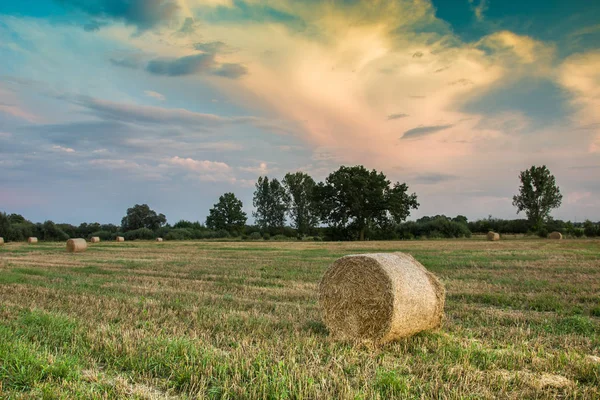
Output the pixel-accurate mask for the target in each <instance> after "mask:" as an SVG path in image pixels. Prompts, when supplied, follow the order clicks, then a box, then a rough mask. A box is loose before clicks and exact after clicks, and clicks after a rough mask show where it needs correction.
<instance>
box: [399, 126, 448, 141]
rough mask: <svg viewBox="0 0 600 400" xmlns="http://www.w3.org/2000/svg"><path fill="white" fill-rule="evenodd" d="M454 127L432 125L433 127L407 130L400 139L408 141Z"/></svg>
mask: <svg viewBox="0 0 600 400" xmlns="http://www.w3.org/2000/svg"><path fill="white" fill-rule="evenodd" d="M453 126H454V125H434V126H421V127H418V128H413V129H409V130H407V131H406V132H404V135H402V139H410V138H414V137H419V136H425V135H431V134H432V133H436V132H439V131H443V130H444V129H448V128H452V127H453Z"/></svg>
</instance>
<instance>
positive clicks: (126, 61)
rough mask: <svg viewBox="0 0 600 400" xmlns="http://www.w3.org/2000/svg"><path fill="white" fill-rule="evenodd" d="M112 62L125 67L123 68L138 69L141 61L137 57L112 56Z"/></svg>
mask: <svg viewBox="0 0 600 400" xmlns="http://www.w3.org/2000/svg"><path fill="white" fill-rule="evenodd" d="M109 61H110V63H111V64H112V65H114V66H116V67H123V68H131V69H138V68H139V67H140V61H139V60H138V59H136V58H127V57H125V58H120V59H118V58H111V59H110V60H109Z"/></svg>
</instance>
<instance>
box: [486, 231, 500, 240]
mask: <svg viewBox="0 0 600 400" xmlns="http://www.w3.org/2000/svg"><path fill="white" fill-rule="evenodd" d="M487 240H489V241H492V242H495V241H496V240H500V234H499V233H496V232H492V231H489V232H488V234H487Z"/></svg>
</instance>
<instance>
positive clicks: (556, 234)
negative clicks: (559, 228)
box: [548, 232, 563, 240]
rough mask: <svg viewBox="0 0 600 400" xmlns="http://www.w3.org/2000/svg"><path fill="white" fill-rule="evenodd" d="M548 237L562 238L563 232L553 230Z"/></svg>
mask: <svg viewBox="0 0 600 400" xmlns="http://www.w3.org/2000/svg"><path fill="white" fill-rule="evenodd" d="M548 237H549V238H550V239H556V240H561V239H562V238H563V236H562V233H560V232H552V233H551V234H550V235H549V236H548Z"/></svg>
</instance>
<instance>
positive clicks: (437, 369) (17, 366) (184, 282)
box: [0, 239, 600, 399]
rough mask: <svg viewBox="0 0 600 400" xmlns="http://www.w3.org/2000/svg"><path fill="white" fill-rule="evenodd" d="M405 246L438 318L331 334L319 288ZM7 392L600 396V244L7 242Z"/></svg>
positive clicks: (3, 311) (2, 257)
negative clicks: (380, 333)
mask: <svg viewBox="0 0 600 400" xmlns="http://www.w3.org/2000/svg"><path fill="white" fill-rule="evenodd" d="M389 251H403V252H407V253H410V254H412V255H413V256H414V257H415V258H416V259H417V260H419V261H420V262H421V263H422V264H424V265H425V266H426V267H427V268H428V269H429V270H430V271H432V272H434V273H435V274H436V275H437V276H438V277H439V278H440V279H441V280H442V282H443V283H444V284H445V286H446V290H447V298H446V319H445V323H444V326H443V327H442V329H440V330H438V331H434V332H426V333H422V334H419V335H417V336H415V337H412V338H409V339H404V340H402V341H398V342H395V343H390V344H387V345H383V346H369V345H365V344H353V343H339V342H336V341H333V340H332V339H331V338H330V337H329V335H328V332H327V330H326V328H325V327H324V325H323V324H322V322H321V318H320V315H319V308H318V303H317V288H318V282H319V279H320V277H321V275H322V274H323V272H324V271H325V269H326V268H327V267H328V266H329V265H330V264H331V263H332V262H333V261H334V260H335V259H336V258H338V257H341V256H343V255H347V254H353V253H364V252H389ZM0 385H1V386H0V398H9V399H12V398H15V399H18V398H35V399H38V398H48V399H51V398H65V399H72V398H97V399H105V398H109V399H110V398H112V399H121V398H136V399H145V398H147V399H154V398H181V399H187V398H226V399H240V398H248V399H286V398H289V399H326V398H343V399H371V398H380V399H388V398H424V399H429V398H438V399H459V398H460V399H479V398H481V399H485V398H490V399H491V398H515V399H517V398H518V399H523V398H581V399H598V398H600V241H592V240H563V241H549V240H529V239H519V240H505V241H501V242H487V241H484V240H480V239H472V240H448V241H438V240H435V241H411V242H363V243H304V242H282V243H275V242H165V243H154V242H131V243H99V244H90V245H89V247H88V251H87V252H85V253H80V254H67V253H66V252H65V247H64V244H62V243H61V244H58V243H40V244H38V245H35V246H34V245H31V246H29V245H27V244H22V243H9V244H7V245H5V246H3V247H0Z"/></svg>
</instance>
